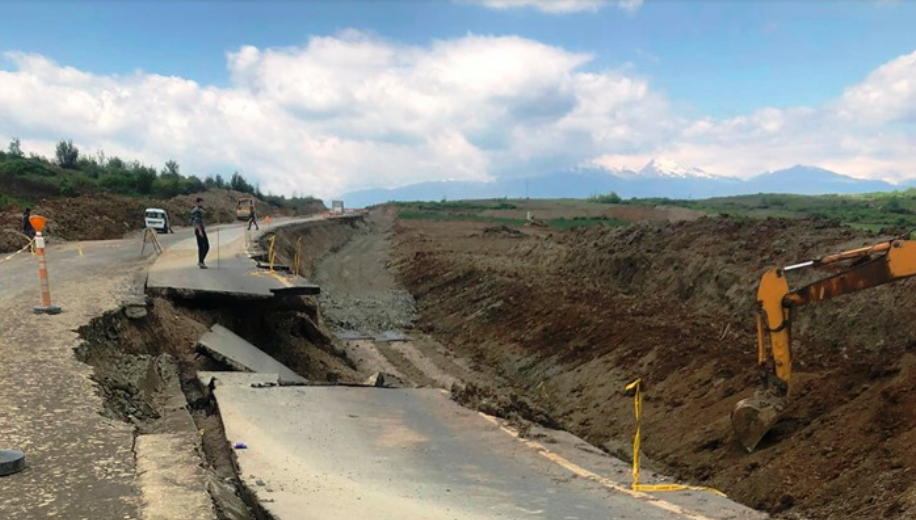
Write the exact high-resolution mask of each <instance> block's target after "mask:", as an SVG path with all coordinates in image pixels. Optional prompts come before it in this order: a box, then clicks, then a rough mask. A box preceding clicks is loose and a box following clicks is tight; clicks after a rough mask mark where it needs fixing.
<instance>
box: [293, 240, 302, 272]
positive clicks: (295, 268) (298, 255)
mask: <svg viewBox="0 0 916 520" xmlns="http://www.w3.org/2000/svg"><path fill="white" fill-rule="evenodd" d="M301 261H302V237H299V240H296V262H295V265H294V266H293V276H299V262H301Z"/></svg>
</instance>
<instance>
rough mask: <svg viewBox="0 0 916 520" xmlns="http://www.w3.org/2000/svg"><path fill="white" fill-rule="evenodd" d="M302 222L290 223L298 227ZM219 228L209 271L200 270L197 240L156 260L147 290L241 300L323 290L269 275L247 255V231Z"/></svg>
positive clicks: (175, 246) (295, 278) (283, 275)
mask: <svg viewBox="0 0 916 520" xmlns="http://www.w3.org/2000/svg"><path fill="white" fill-rule="evenodd" d="M296 222H299V221H298V220H295V221H290V222H289V223H296ZM218 229H219V228H214V230H213V231H214V232H211V233H210V246H211V250H210V254H209V255H208V257H207V261H206V262H207V266H208V269H200V268H199V267H198V266H197V244H196V239H195V238H193V237H192V238H189V239H187V240H182V241H180V242H178V243H176V244H173V245H171V246H170V247H169V248H168V249H166V251H165V252H164V253H163V254H162V255H160V256H159V257H158V258H157V259H156V263H155V264H153V266H152V267H151V268H150V270H149V276H148V277H147V281H146V286H147V289H148V290H149V291H150V292H152V293H154V294H162V295H165V296H177V297H183V298H198V297H207V296H212V295H222V296H230V297H237V298H272V297H274V296H294V295H316V294H320V293H321V289H320V288H319V287H318V286H317V285H314V284H311V283H308V282H307V281H306V280H305V279H303V278H300V277H298V276H292V275H290V274H286V273H282V272H279V271H276V270H274V271H265V270H263V269H259V268H258V267H257V264H256V262H255V261H254V260H253V259H252V257H251V256H250V253H249V252H248V251H246V242H247V241H248V239H246V236H245V232H244V228H243V227H227V228H225V229H223V231H222V235H223V240H222V243H221V244H220V242H219V231H218Z"/></svg>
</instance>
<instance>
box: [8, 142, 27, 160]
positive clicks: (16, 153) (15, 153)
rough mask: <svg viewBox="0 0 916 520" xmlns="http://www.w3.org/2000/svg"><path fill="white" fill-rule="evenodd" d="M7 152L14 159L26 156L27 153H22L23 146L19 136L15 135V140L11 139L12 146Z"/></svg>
mask: <svg viewBox="0 0 916 520" xmlns="http://www.w3.org/2000/svg"><path fill="white" fill-rule="evenodd" d="M7 153H8V154H9V155H10V157H12V158H14V159H21V158H22V157H24V156H25V154H23V153H22V146H21V145H20V143H19V138H18V137H14V138H13V140H12V141H10V146H9V148H8V149H7Z"/></svg>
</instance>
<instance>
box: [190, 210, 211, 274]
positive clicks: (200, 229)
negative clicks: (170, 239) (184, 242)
mask: <svg viewBox="0 0 916 520" xmlns="http://www.w3.org/2000/svg"><path fill="white" fill-rule="evenodd" d="M203 203H204V199H202V198H200V197H197V200H196V201H195V204H194V207H193V208H191V226H192V227H193V228H194V236H195V237H197V267H200V268H201V269H206V268H207V264H205V263H204V259H206V258H207V253H209V252H210V240H209V239H208V238H207V228H206V226H204V208H203Z"/></svg>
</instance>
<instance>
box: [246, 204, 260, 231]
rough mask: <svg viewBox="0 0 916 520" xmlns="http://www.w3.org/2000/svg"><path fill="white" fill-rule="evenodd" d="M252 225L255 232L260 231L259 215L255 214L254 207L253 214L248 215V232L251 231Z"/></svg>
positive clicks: (252, 207) (252, 208)
mask: <svg viewBox="0 0 916 520" xmlns="http://www.w3.org/2000/svg"><path fill="white" fill-rule="evenodd" d="M252 224H254V229H255V231H259V230H260V229H261V228H259V227H258V215H257V213H255V210H254V205H252V206H251V213H250V214H249V215H248V231H251V225H252Z"/></svg>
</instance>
